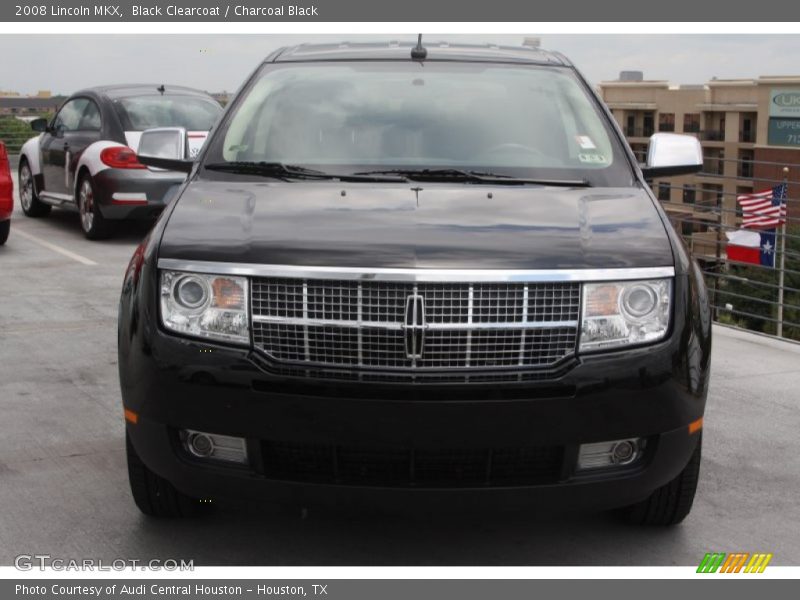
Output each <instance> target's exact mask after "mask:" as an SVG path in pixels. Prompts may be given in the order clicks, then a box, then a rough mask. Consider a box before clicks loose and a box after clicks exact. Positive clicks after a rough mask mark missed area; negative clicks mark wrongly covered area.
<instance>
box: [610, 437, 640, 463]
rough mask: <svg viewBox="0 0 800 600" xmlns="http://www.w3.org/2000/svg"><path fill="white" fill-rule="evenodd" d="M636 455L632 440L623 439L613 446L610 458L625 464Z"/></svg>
mask: <svg viewBox="0 0 800 600" xmlns="http://www.w3.org/2000/svg"><path fill="white" fill-rule="evenodd" d="M635 456H636V446H634V444H633V442H631V441H628V440H625V441H624V442H619V443H618V444H616V445H615V446H614V452H613V453H612V456H611V460H613V461H614V463H616V464H618V465H626V464H628V463H629V462H631V460H633V458H634V457H635Z"/></svg>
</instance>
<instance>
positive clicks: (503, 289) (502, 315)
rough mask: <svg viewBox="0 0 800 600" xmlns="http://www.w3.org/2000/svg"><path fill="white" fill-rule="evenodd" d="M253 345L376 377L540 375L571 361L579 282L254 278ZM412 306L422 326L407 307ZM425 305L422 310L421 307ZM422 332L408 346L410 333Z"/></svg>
mask: <svg viewBox="0 0 800 600" xmlns="http://www.w3.org/2000/svg"><path fill="white" fill-rule="evenodd" d="M251 289H252V303H251V306H252V310H253V319H252V321H253V323H252V324H253V342H254V344H255V347H256V348H257V349H258V350H260V351H262V352H264V353H265V354H266V355H267V356H268V357H269V358H271V359H272V360H273V361H277V362H278V363H284V364H291V365H308V366H316V367H323V368H325V369H328V368H342V369H348V370H356V371H364V372H374V371H392V372H398V371H400V372H409V373H423V372H433V371H447V370H454V369H461V370H467V371H486V370H493V369H517V370H529V369H547V368H551V367H553V366H555V365H557V364H559V363H561V362H562V361H563V360H564V359H566V358H568V357H570V356H572V355H573V354H574V352H575V346H576V342H577V327H578V316H579V310H580V284H578V283H575V282H554V283H522V282H521V283H494V282H491V283H489V282H475V283H428V282H418V283H414V282H387V281H369V280H366V281H363V280H362V281H352V280H347V281H342V280H331V279H324V280H323V279H292V278H281V277H269V278H254V279H253V283H252V288H251ZM412 297H413V298H419V297H421V302H420V303H419V304H417V306H419V307H420V311H424V316H423V317H421V318H422V319H423V320H424V322H414V323H412V322H411V319H412V318H418V317H416V316H414V315H416V309H415V312H414V315H412V314H411V313H410V309H409V308H408V307H409V306H411V305H412V304H414V303H413V302H409V299H410V298H412ZM423 306H424V308H422V307H423ZM412 334H413V335H418V336H422V342H421V343H419V342H415V345H414V348H422V352H421V353H417V352H416V351H414V352H411V351H410V350H409V348H410V345H409V339H410V338H409V336H410V335H412Z"/></svg>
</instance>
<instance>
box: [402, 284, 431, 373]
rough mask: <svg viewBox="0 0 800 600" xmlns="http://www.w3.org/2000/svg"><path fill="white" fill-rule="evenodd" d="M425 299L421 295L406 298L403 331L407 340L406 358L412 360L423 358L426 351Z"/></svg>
mask: <svg viewBox="0 0 800 600" xmlns="http://www.w3.org/2000/svg"><path fill="white" fill-rule="evenodd" d="M426 327H427V325H426V324H425V299H424V298H423V297H422V296H421V295H419V294H416V293H414V294H411V295H410V296H408V298H406V315H405V319H404V321H403V329H404V330H405V338H406V356H407V357H408V358H410V359H412V360H413V359H417V358H422V352H423V350H424V349H425V328H426Z"/></svg>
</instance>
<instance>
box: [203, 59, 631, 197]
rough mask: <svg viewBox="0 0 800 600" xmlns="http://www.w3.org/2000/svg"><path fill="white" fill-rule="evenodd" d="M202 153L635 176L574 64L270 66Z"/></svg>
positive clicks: (599, 177) (583, 176)
mask: <svg viewBox="0 0 800 600" xmlns="http://www.w3.org/2000/svg"><path fill="white" fill-rule="evenodd" d="M206 161H207V162H214V163H220V162H245V163H261V162H265V163H283V164H292V165H303V166H306V167H312V168H315V169H320V170H323V171H325V172H328V173H342V174H344V173H355V172H377V171H384V170H389V169H398V170H403V171H408V170H414V169H418V170H422V169H437V168H438V169H444V168H449V169H460V170H464V171H478V172H484V173H487V172H488V173H492V174H497V175H502V176H509V177H520V178H523V177H525V178H539V179H552V180H582V181H586V182H587V183H591V185H598V186H611V185H618V186H625V185H630V183H631V180H632V170H631V168H630V164H629V163H628V162H627V158H626V157H625V155H624V153H623V152H622V148H621V146H620V144H619V142H618V140H617V138H616V137H615V135H614V134H613V132H612V131H611V129H610V128H609V125H608V118H607V116H606V115H605V113H603V112H602V111H601V110H600V108H599V106H598V104H597V102H596V101H595V100H594V99H593V98H592V97H591V95H590V93H589V92H588V91H587V90H586V88H585V86H584V85H583V84H582V82H580V80H579V79H578V78H577V77H576V76H575V74H574V73H573V71H572V70H571V69H566V68H561V67H539V66H533V65H517V64H504V63H469V62H445V61H439V62H437V61H426V62H424V63H418V62H413V61H404V62H399V61H386V62H377V61H373V62H368V61H362V62H317V63H282V64H281V63H277V64H276V63H272V64H267V65H265V66H264V67H263V68H262V69H261V71H260V72H259V73H258V74H256V76H255V77H254V78H253V80H252V81H251V82H250V84H249V85H248V86H247V87H246V88H245V90H244V91H243V92H242V93H241V94H240V97H239V99H238V100H237V103H236V105H235V106H234V107H233V111H232V113H231V116H230V118H228V119H227V122H226V123H225V124H224V125H223V128H222V130H221V131H220V132H219V133H218V135H216V136H215V139H214V142H213V144H212V147H211V148H210V151H209V154H208V155H207V157H206Z"/></svg>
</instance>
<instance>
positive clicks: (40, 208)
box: [19, 158, 52, 217]
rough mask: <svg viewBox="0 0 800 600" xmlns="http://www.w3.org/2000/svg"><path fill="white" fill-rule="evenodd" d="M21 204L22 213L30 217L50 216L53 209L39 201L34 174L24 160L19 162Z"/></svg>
mask: <svg viewBox="0 0 800 600" xmlns="http://www.w3.org/2000/svg"><path fill="white" fill-rule="evenodd" d="M19 203H20V204H21V205H22V212H24V213H25V216H28V217H45V216H47V215H48V214H50V209H51V208H52V207H51V206H50V205H49V204H45V203H44V202H42V201H41V200H39V194H37V193H36V184H35V183H34V181H33V173H31V168H30V166H29V165H28V161H27V160H25V159H24V158H23V159H22V160H20V161H19Z"/></svg>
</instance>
